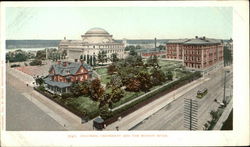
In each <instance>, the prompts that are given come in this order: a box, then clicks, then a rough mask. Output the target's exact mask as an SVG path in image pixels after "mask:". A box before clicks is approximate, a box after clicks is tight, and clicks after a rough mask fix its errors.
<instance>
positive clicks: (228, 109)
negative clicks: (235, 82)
mask: <svg viewBox="0 0 250 147" xmlns="http://www.w3.org/2000/svg"><path fill="white" fill-rule="evenodd" d="M232 109H233V99H231V101H230V102H229V104H228V105H227V107H226V108H225V110H224V112H223V113H222V115H221V117H220V119H219V120H218V121H217V123H216V125H215V126H214V128H213V130H220V129H221V128H222V126H223V123H224V122H225V121H226V120H227V118H228V116H229V114H230V112H231V110H232Z"/></svg>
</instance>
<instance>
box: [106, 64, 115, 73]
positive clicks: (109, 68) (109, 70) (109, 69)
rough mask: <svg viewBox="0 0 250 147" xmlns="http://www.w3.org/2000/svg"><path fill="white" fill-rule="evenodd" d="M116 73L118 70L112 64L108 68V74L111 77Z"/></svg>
mask: <svg viewBox="0 0 250 147" xmlns="http://www.w3.org/2000/svg"><path fill="white" fill-rule="evenodd" d="M116 71H117V69H116V66H115V65H114V64H110V65H109V66H108V71H107V72H108V74H109V75H112V74H114V73H115V72H116Z"/></svg>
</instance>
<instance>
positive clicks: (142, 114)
mask: <svg viewBox="0 0 250 147" xmlns="http://www.w3.org/2000/svg"><path fill="white" fill-rule="evenodd" d="M207 80H209V78H205V79H198V80H196V81H193V82H191V83H189V84H187V85H185V86H182V87H180V88H178V89H177V90H175V91H172V92H170V93H168V94H166V95H165V96H163V97H161V98H159V99H157V100H155V101H153V102H151V103H149V104H147V105H146V106H144V107H142V108H140V109H138V110H137V111H135V112H133V113H131V114H129V115H127V116H125V117H124V118H122V119H121V120H120V121H116V122H114V123H112V124H110V125H108V126H107V127H106V129H105V130H116V127H117V126H118V127H119V130H129V129H131V128H132V127H134V126H135V125H137V124H138V123H140V122H141V121H143V120H144V119H146V118H147V117H149V116H151V115H152V114H154V113H156V112H157V111H159V110H160V109H161V108H163V107H164V106H166V105H167V104H169V103H171V102H172V101H174V100H176V99H177V98H178V97H180V96H182V95H183V94H185V93H186V92H188V91H189V90H191V89H193V88H194V87H196V86H198V85H200V84H201V83H203V82H205V81H207Z"/></svg>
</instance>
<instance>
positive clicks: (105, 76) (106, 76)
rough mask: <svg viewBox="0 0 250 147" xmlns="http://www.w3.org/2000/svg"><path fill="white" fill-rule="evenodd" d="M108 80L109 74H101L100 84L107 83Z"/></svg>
mask: <svg viewBox="0 0 250 147" xmlns="http://www.w3.org/2000/svg"><path fill="white" fill-rule="evenodd" d="M109 81H110V75H102V76H101V82H102V84H107V83H108V82H109Z"/></svg>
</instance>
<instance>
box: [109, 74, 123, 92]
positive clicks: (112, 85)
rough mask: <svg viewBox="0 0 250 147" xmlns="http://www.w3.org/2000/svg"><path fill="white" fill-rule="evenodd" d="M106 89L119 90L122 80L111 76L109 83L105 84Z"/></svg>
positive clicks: (116, 76)
mask: <svg viewBox="0 0 250 147" xmlns="http://www.w3.org/2000/svg"><path fill="white" fill-rule="evenodd" d="M106 86H107V88H112V89H115V88H120V87H122V86H123V85H122V78H121V77H120V76H119V75H112V76H111V78H110V81H109V82H108V83H107V85H106Z"/></svg>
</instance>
